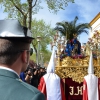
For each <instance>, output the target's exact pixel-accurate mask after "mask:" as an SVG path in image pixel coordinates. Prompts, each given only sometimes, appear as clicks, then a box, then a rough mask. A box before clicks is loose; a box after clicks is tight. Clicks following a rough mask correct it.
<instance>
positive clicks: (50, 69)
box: [47, 47, 56, 73]
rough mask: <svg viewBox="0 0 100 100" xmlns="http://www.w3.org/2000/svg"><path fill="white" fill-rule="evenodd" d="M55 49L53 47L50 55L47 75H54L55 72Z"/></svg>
mask: <svg viewBox="0 0 100 100" xmlns="http://www.w3.org/2000/svg"><path fill="white" fill-rule="evenodd" d="M55 65H56V64H55V48H54V47H53V50H52V55H51V58H50V61H49V64H48V67H47V73H54V72H55Z"/></svg>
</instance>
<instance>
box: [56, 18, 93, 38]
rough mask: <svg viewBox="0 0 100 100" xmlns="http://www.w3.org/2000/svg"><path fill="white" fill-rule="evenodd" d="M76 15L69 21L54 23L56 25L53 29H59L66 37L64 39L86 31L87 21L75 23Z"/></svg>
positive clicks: (88, 26) (87, 27)
mask: <svg viewBox="0 0 100 100" xmlns="http://www.w3.org/2000/svg"><path fill="white" fill-rule="evenodd" d="M77 21H78V17H77V16H76V17H75V19H74V20H73V21H71V22H68V21H64V22H58V23H56V27H55V28H54V30H57V31H60V33H61V34H62V35H64V36H65V37H66V39H73V34H76V35H77V36H79V35H80V34H82V33H87V34H88V30H87V29H89V28H91V27H90V25H89V24H88V23H79V24H77Z"/></svg>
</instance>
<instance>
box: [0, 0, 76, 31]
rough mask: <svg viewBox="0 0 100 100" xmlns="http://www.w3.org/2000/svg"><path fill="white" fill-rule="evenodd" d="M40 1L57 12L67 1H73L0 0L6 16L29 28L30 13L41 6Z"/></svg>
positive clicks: (33, 12) (69, 0)
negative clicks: (16, 19)
mask: <svg viewBox="0 0 100 100" xmlns="http://www.w3.org/2000/svg"><path fill="white" fill-rule="evenodd" d="M22 1H23V2H22ZM41 2H45V3H46V4H47V5H48V8H49V9H50V10H52V11H54V12H57V11H59V10H60V9H63V8H64V7H66V6H67V5H68V2H74V0H0V4H1V5H2V6H3V7H4V12H7V13H8V17H9V18H18V19H19V20H20V21H22V24H23V25H24V26H27V27H29V29H31V21H32V15H34V14H36V13H37V12H38V11H39V9H41V8H42V7H41V6H40V3H41Z"/></svg>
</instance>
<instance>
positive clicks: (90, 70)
mask: <svg viewBox="0 0 100 100" xmlns="http://www.w3.org/2000/svg"><path fill="white" fill-rule="evenodd" d="M88 74H94V67H93V55H92V51H91V54H90V61H89V67H88Z"/></svg>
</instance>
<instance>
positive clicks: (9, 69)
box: [0, 19, 45, 100]
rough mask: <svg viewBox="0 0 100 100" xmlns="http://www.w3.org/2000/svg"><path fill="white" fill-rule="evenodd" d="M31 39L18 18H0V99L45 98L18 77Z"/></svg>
mask: <svg viewBox="0 0 100 100" xmlns="http://www.w3.org/2000/svg"><path fill="white" fill-rule="evenodd" d="M32 40H33V38H32V36H31V32H30V30H29V29H28V28H26V27H23V26H21V24H20V23H19V21H18V20H14V19H9V20H0V100H45V97H44V95H43V94H42V93H41V92H40V91H38V90H37V89H36V88H35V87H33V86H31V85H29V84H27V83H25V82H23V81H21V80H20V78H19V74H20V73H21V72H23V71H25V70H26V68H27V66H28V64H29V57H30V43H31V41H32Z"/></svg>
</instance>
